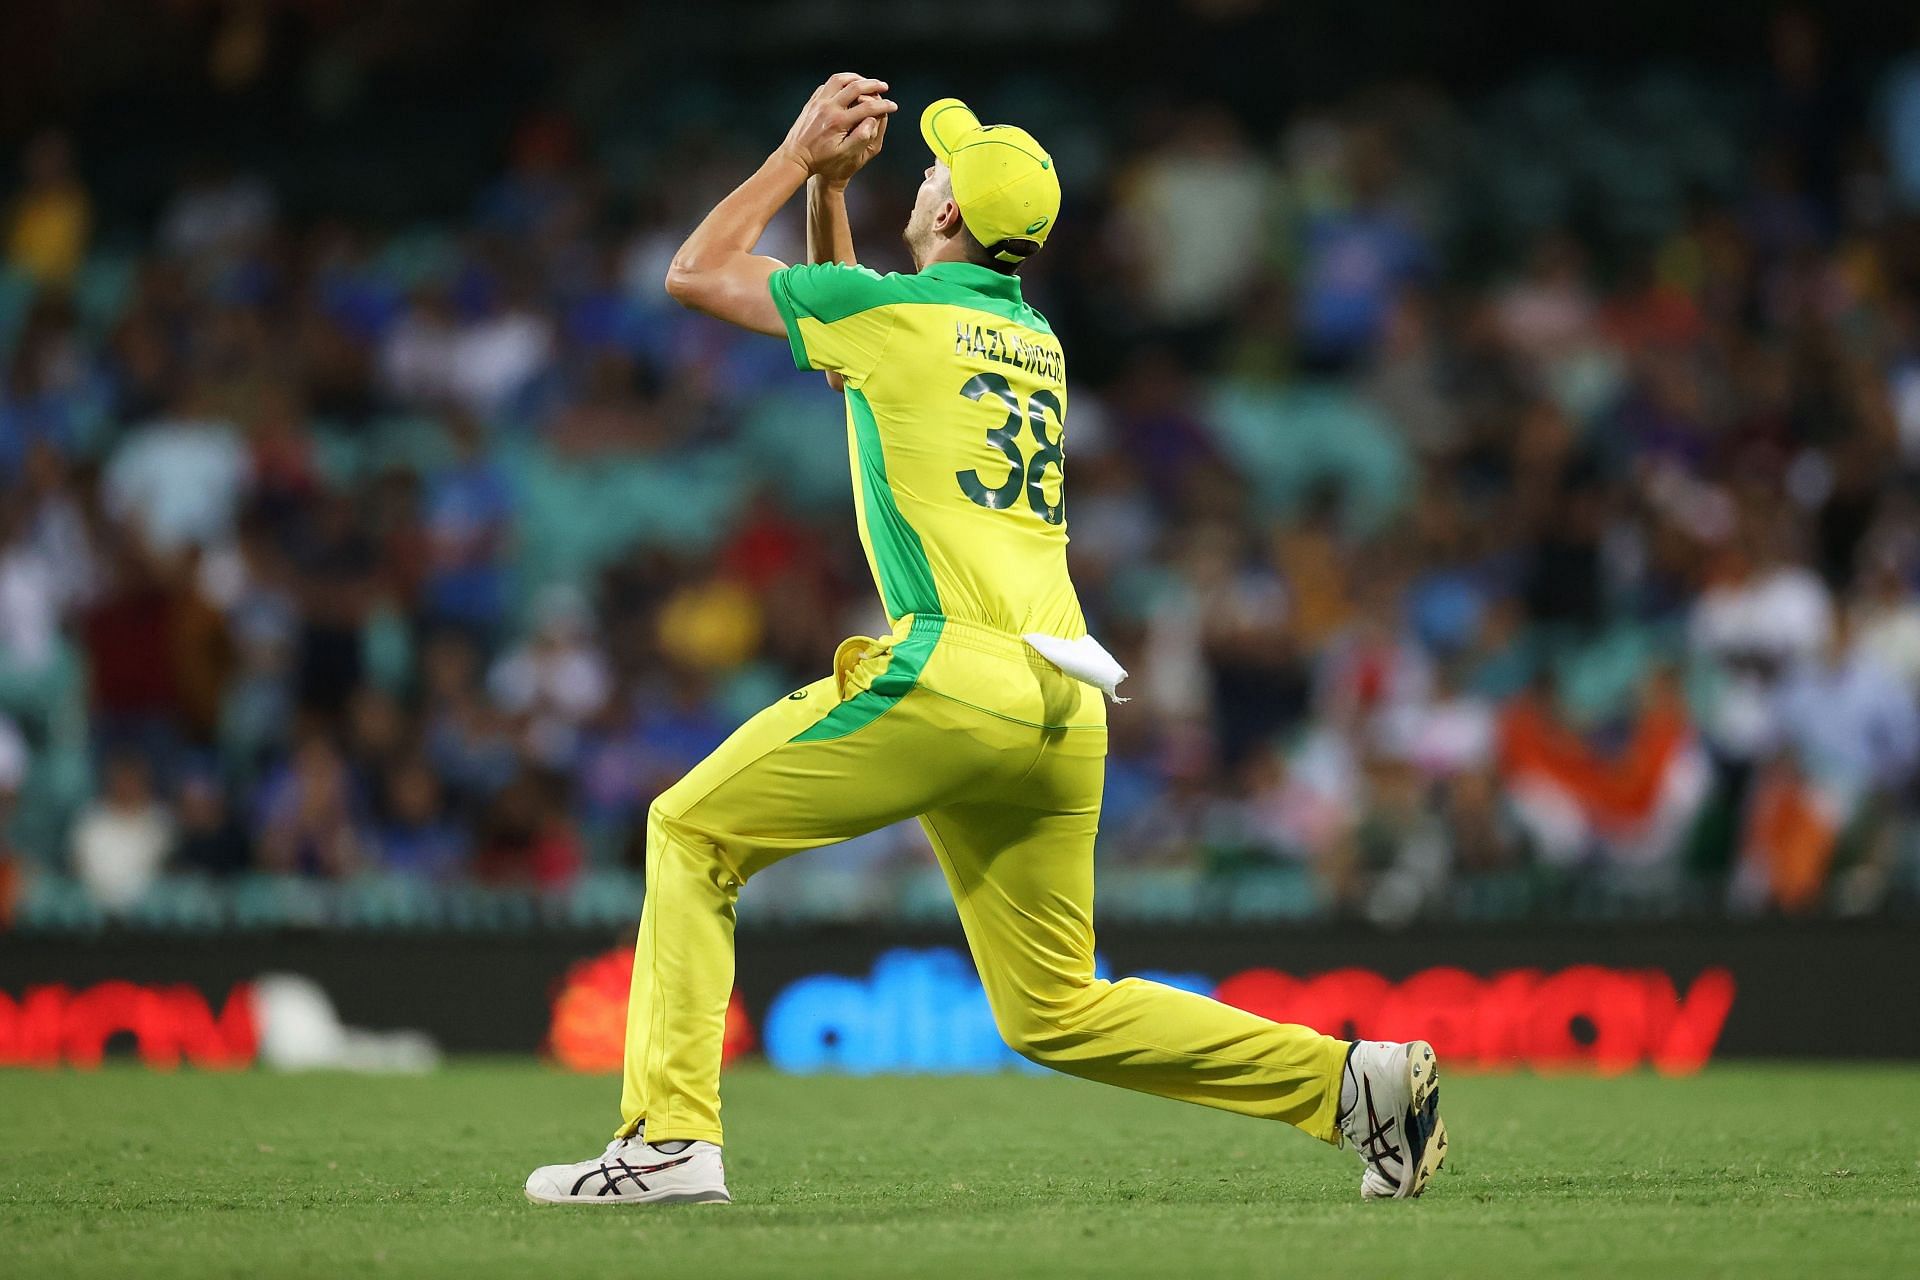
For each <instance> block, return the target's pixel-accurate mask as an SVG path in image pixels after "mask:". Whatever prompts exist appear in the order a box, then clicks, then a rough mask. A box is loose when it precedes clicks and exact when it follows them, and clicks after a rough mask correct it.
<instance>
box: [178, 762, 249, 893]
mask: <svg viewBox="0 0 1920 1280" xmlns="http://www.w3.org/2000/svg"><path fill="white" fill-rule="evenodd" d="M176 809H177V811H178V814H179V826H178V829H177V830H176V832H175V839H174V844H173V852H172V855H171V857H170V858H169V859H168V862H169V865H171V866H173V867H175V868H177V869H179V870H182V871H190V872H198V873H200V874H202V875H210V876H231V875H238V874H239V873H240V872H243V871H246V870H248V869H249V868H250V867H251V866H252V864H253V858H252V851H251V849H250V848H249V847H248V844H247V837H246V833H245V832H243V831H242V830H241V829H240V824H239V823H238V822H236V821H235V820H234V816H233V812H232V810H231V808H230V807H229V805H228V803H227V795H226V791H225V789H224V788H223V787H222V786H221V784H220V780H219V778H217V777H215V776H214V775H212V774H210V773H205V772H201V773H193V774H189V775H188V776H187V777H186V778H184V779H183V780H182V781H181V783H180V798H179V802H178V804H177V806H176Z"/></svg>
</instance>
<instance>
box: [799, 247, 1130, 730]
mask: <svg viewBox="0 0 1920 1280" xmlns="http://www.w3.org/2000/svg"><path fill="white" fill-rule="evenodd" d="M772 289H773V296H774V299H775V302H776V304H777V305H778V306H779V309H780V311H781V314H782V316H783V317H784V318H785V319H786V323H787V332H788V337H789V340H790V341H791V343H792V346H793V355H794V360H795V363H796V364H798V365H799V366H800V367H801V368H812V369H823V370H828V371H831V372H835V373H839V374H841V375H842V376H843V377H844V378H845V380H846V400H847V432H848V448H849V453H850V456H851V460H852V466H853V476H854V492H855V507H856V510H857V511H858V513H859V524H860V537H861V541H862V543H863V544H864V546H865V548H866V552H867V560H868V564H869V566H870V567H871V569H872V571H873V576H874V581H875V583H876V584H877V585H878V587H879V589H880V595H881V599H882V601H883V602H884V604H885V606H886V610H887V614H888V616H889V617H890V618H892V619H894V620H896V621H898V620H899V619H901V618H902V617H905V616H907V615H913V616H915V617H939V618H941V619H944V620H946V621H947V622H948V623H951V624H958V625H959V626H960V627H962V628H965V629H967V630H968V631H970V632H972V631H976V630H977V631H979V632H985V633H992V634H994V635H998V636H1002V637H1006V638H1007V640H1008V642H1009V644H1010V646H1011V647H1010V652H1017V653H1019V654H1020V655H1021V656H1022V658H1023V659H1024V657H1026V656H1027V651H1026V650H1025V649H1024V648H1021V647H1020V645H1019V641H1018V637H1020V636H1022V635H1025V634H1029V633H1043V634H1045V635H1049V636H1059V637H1064V638H1066V639H1075V638H1077V637H1080V636H1083V635H1085V634H1086V622H1085V619H1084V618H1083V616H1082V614H1081V611H1080V602H1079V600H1078V598H1077V597H1076V596H1075V594H1074V590H1073V583H1072V581H1071V579H1070V578H1069V577H1068V574H1067V525H1066V510H1065V501H1064V487H1065V486H1064V443H1065V430H1066V427H1065V423H1066V411H1067V390H1066V362H1065V359H1064V356H1063V354H1062V352H1061V349H1060V343H1059V341H1058V339H1056V338H1055V337H1054V335H1053V331H1052V329H1051V328H1050V327H1049V325H1048V324H1047V321H1046V319H1045V317H1043V316H1041V315H1040V313H1039V312H1037V311H1035V310H1033V309H1032V308H1031V307H1029V306H1027V305H1026V303H1025V301H1024V299H1023V298H1022V296H1021V292H1020V282H1019V281H1018V280H1017V279H1016V278H1015V277H1013V276H1011V275H1006V274H1003V273H1001V272H998V271H994V270H992V269H990V268H987V267H980V266H974V265H971V264H966V263H939V264H935V265H933V266H930V267H928V268H927V269H926V270H924V271H921V272H919V273H918V274H915V275H889V276H880V275H876V274H875V273H873V272H871V271H867V270H865V269H862V268H858V267H847V266H838V265H831V264H829V265H820V266H803V267H790V268H788V269H786V270H784V271H780V272H776V273H775V275H774V277H773V281H772ZM1097 701H1098V700H1097V699H1095V700H1094V702H1095V704H1096V705H1097Z"/></svg>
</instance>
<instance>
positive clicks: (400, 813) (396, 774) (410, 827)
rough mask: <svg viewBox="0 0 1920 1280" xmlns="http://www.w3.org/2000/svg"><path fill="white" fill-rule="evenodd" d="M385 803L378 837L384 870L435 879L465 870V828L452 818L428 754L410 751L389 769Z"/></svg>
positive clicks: (467, 850)
mask: <svg viewBox="0 0 1920 1280" xmlns="http://www.w3.org/2000/svg"><path fill="white" fill-rule="evenodd" d="M384 809H385V820H384V821H383V822H382V823H381V824H380V830H379V833H378V835H377V837H376V845H377V848H378V851H379V865H380V867H381V869H382V870H385V871H394V872H398V873H400V874H402V875H411V876H420V877H422V878H424V879H430V880H448V879H451V878H453V877H455V876H457V875H460V874H462V873H463V872H465V871H466V869H467V859H468V858H469V856H470V855H471V849H470V848H469V846H468V841H467V835H466V832H464V831H462V830H461V829H460V828H459V827H458V826H456V825H455V824H454V823H453V822H451V821H449V819H448V815H447V812H446V808H445V805H444V804H443V802H442V796H441V790H440V779H439V778H438V777H437V776H436V775H435V774H434V771H433V769H432V767H431V766H430V765H428V763H427V762H426V761H425V760H424V759H421V758H420V757H417V756H415V757H410V758H408V759H407V760H405V761H404V762H402V763H400V764H399V765H397V766H396V767H395V768H394V769H393V770H392V771H391V772H389V773H387V774H386V777H385V804H384Z"/></svg>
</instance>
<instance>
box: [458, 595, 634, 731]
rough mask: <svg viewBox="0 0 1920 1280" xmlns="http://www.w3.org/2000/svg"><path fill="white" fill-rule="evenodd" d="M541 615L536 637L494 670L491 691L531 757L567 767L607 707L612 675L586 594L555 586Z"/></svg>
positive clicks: (544, 601)
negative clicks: (590, 725)
mask: <svg viewBox="0 0 1920 1280" xmlns="http://www.w3.org/2000/svg"><path fill="white" fill-rule="evenodd" d="M535 614H536V617H535V621H534V631H533V635H532V636H531V637H529V638H528V640H527V641H526V643H524V644H522V645H520V646H518V647H517V648H515V649H513V650H511V651H509V652H508V653H507V654H506V655H505V656H503V657H502V658H501V659H500V661H499V662H498V663H496V664H495V665H494V668H493V670H492V672H491V673H489V675H488V676H487V688H488V692H489V693H490V694H491V695H492V697H493V701H494V705H496V706H497V707H499V708H500V709H501V710H502V711H504V712H505V713H506V714H507V715H508V716H509V717H510V718H511V719H512V721H513V723H514V725H515V728H516V731H517V733H518V735H519V737H520V741H521V748H522V750H523V751H524V752H525V754H526V756H527V757H528V758H529V759H532V760H536V761H538V762H540V763H541V764H543V765H546V766H547V767H549V768H560V767H563V766H565V765H566V764H568V763H569V762H570V761H571V760H572V759H573V758H574V756H575V754H576V753H577V752H578V750H579V741H580V731H581V729H582V727H583V726H584V725H585V724H586V723H587V722H588V721H589V720H591V719H592V718H593V717H594V716H595V715H596V714H597V713H598V712H599V710H600V708H601V707H602V706H604V705H606V701H607V697H608V695H609V693H611V691H612V689H611V676H610V673H609V671H608V669H607V662H606V658H605V656H604V655H603V654H602V653H601V652H600V649H599V647H598V646H597V645H596V644H595V642H594V638H593V633H592V630H591V623H592V618H591V615H590V614H589V613H588V611H587V607H586V601H585V599H584V598H583V597H582V596H581V595H580V593H579V592H577V591H575V590H573V589H572V588H570V587H549V588H547V589H546V591H545V592H543V593H542V595H541V598H540V601H539V603H538V604H537V605H536V607H535Z"/></svg>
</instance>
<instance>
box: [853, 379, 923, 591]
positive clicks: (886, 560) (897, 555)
mask: <svg viewBox="0 0 1920 1280" xmlns="http://www.w3.org/2000/svg"><path fill="white" fill-rule="evenodd" d="M846 395H847V408H848V410H849V411H850V413H851V414H852V417H853V440H854V446H855V448H856V449H858V451H859V456H860V501H861V506H862V509H864V510H865V512H866V515H867V540H868V542H870V543H871V544H872V546H873V559H874V565H875V567H876V569H877V571H878V573H879V576H880V598H881V600H882V602H883V603H885V605H886V607H887V616H888V617H890V618H903V617H905V616H906V615H907V614H909V613H939V612H940V591H939V589H938V588H937V587H936V586H935V585H934V581H933V566H932V565H931V564H929V563H928V561H927V549H926V547H925V545H924V544H922V543H921V541H920V534H919V533H918V532H917V531H916V530H915V529H914V527H913V526H912V525H911V524H909V523H907V518H906V517H905V516H904V515H902V514H901V513H900V507H899V504H897V503H896V502H894V500H893V486H892V485H890V484H889V483H888V482H887V459H886V455H885V453H883V452H882V450H881V447H880V426H879V424H878V423H876V422H875V421H874V420H873V406H872V405H870V404H868V403H867V398H866V396H864V395H862V394H861V393H860V392H859V391H857V390H856V389H854V388H853V387H848V388H847V391H846Z"/></svg>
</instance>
